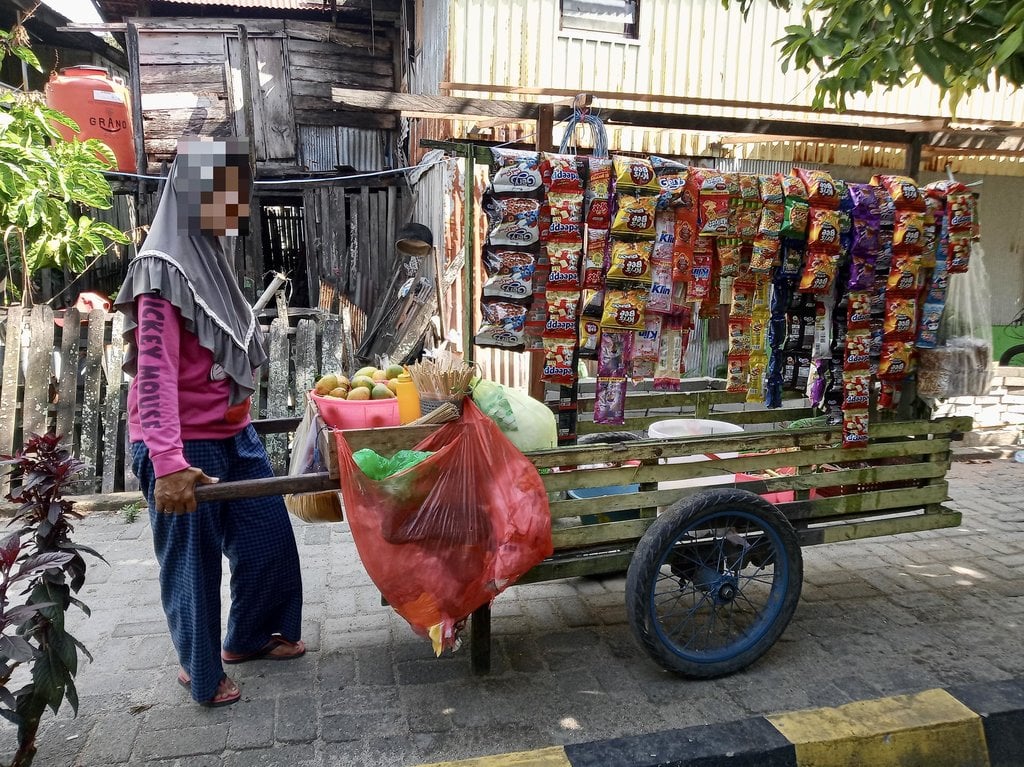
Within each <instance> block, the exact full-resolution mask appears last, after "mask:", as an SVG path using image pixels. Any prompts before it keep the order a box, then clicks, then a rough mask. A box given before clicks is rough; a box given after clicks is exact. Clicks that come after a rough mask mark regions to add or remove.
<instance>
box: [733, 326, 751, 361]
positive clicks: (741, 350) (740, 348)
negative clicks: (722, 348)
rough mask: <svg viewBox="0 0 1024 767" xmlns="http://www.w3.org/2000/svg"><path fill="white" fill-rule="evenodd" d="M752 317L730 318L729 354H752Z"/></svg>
mask: <svg viewBox="0 0 1024 767" xmlns="http://www.w3.org/2000/svg"><path fill="white" fill-rule="evenodd" d="M750 351H751V342H750V317H730V318H729V354H750Z"/></svg>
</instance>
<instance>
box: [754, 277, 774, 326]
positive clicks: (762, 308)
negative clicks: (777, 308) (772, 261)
mask: <svg viewBox="0 0 1024 767" xmlns="http://www.w3.org/2000/svg"><path fill="white" fill-rule="evenodd" d="M753 278H754V293H753V297H752V298H751V301H750V308H751V314H763V315H765V316H768V314H769V313H770V312H771V297H772V292H771V288H772V286H771V283H770V282H769V281H768V278H767V277H765V276H764V275H763V274H755V275H753Z"/></svg>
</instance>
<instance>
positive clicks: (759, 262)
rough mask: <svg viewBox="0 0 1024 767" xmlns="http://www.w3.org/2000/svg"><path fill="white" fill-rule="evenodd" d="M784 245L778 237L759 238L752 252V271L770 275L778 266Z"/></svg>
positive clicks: (755, 241)
mask: <svg viewBox="0 0 1024 767" xmlns="http://www.w3.org/2000/svg"><path fill="white" fill-rule="evenodd" d="M781 250H782V243H781V242H780V241H779V238H778V237H758V238H757V239H756V240H754V247H753V248H752V249H751V251H750V271H752V272H757V273H759V274H769V273H771V271H772V269H774V268H775V267H776V266H777V265H778V261H779V254H780V252H781Z"/></svg>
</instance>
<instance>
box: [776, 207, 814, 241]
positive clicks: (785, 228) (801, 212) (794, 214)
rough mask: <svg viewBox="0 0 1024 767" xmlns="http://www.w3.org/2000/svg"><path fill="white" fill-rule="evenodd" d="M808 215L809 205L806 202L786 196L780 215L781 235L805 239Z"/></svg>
mask: <svg viewBox="0 0 1024 767" xmlns="http://www.w3.org/2000/svg"><path fill="white" fill-rule="evenodd" d="M809 217H810V207H809V206H808V205H807V203H806V202H804V201H803V200H800V199H799V198H796V197H787V198H786V207H785V209H784V211H783V216H782V230H781V234H782V236H783V237H788V238H792V239H796V240H803V239H806V238H807V221H808V218H809Z"/></svg>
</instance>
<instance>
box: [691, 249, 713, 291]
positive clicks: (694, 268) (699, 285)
mask: <svg viewBox="0 0 1024 767" xmlns="http://www.w3.org/2000/svg"><path fill="white" fill-rule="evenodd" d="M698 239H699V240H704V239H706V238H704V237H700V238H698ZM712 253H713V251H709V250H706V249H705V248H704V247H703V246H702V247H701V249H700V250H699V251H696V250H695V251H694V254H693V260H692V262H691V264H690V282H689V285H688V286H687V289H686V292H687V298H688V300H690V301H704V300H705V299H706V298H708V296H710V295H711V268H712V263H713V255H712Z"/></svg>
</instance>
